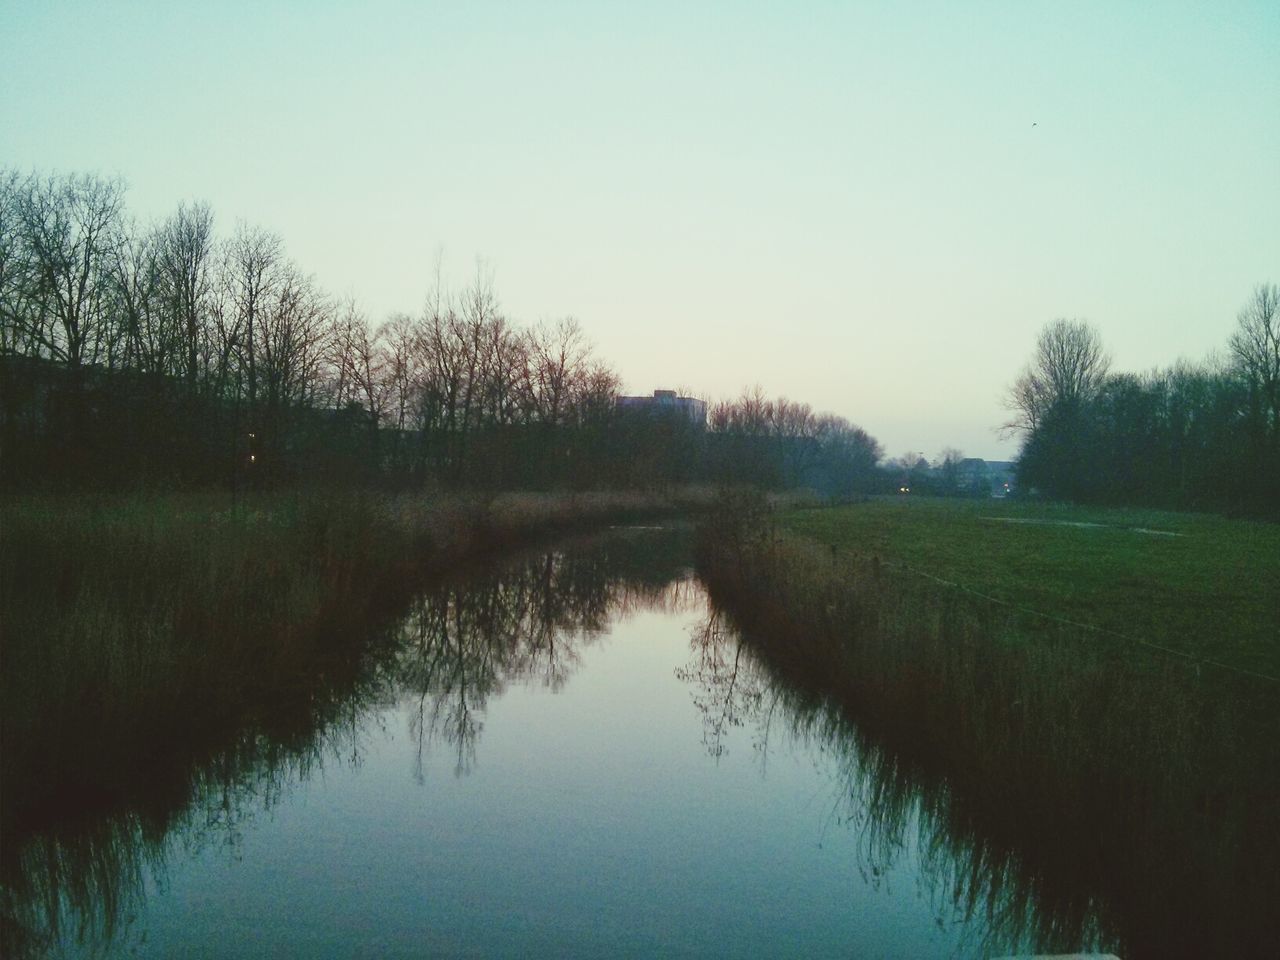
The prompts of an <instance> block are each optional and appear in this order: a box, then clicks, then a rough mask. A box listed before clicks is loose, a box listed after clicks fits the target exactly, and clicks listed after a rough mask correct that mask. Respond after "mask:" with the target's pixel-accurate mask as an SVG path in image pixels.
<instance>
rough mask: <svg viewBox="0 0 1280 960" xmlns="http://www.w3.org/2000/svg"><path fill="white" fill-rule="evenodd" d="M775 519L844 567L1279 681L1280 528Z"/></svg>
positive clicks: (1009, 508)
mask: <svg viewBox="0 0 1280 960" xmlns="http://www.w3.org/2000/svg"><path fill="white" fill-rule="evenodd" d="M779 519H780V522H781V524H782V526H783V528H784V529H786V530H788V531H791V532H793V533H796V534H800V535H802V536H804V537H807V538H810V539H812V540H815V541H817V542H819V543H822V544H824V545H827V546H831V547H833V548H835V550H836V551H837V552H839V553H850V554H860V555H867V556H870V555H874V556H878V557H879V558H880V559H881V561H882V562H884V563H886V564H889V565H901V566H905V567H907V568H909V569H910V570H914V571H919V572H921V573H925V574H928V575H930V576H933V577H938V578H941V579H943V580H947V581H950V582H953V583H955V584H957V585H959V586H962V587H965V588H967V589H970V590H975V591H979V592H981V593H983V594H987V595H989V596H992V597H995V598H997V599H999V600H1001V601H1004V602H1007V603H1012V604H1016V605H1018V606H1020V607H1026V608H1030V609H1033V610H1036V611H1039V612H1042V613H1045V614H1048V615H1050V616H1053V617H1059V618H1064V619H1068V620H1072V621H1076V622H1080V623H1085V624H1089V625H1091V626H1095V627H1099V628H1101V629H1103V630H1107V631H1113V632H1115V633H1118V634H1122V635H1124V636H1126V637H1131V638H1137V639H1141V640H1144V641H1147V642H1150V643H1155V644H1160V645H1162V646H1166V647H1170V648H1172V649H1175V650H1178V651H1182V652H1184V653H1187V654H1190V655H1192V656H1195V657H1197V658H1202V659H1210V660H1214V661H1218V662H1221V663H1225V664H1230V665H1231V666H1234V667H1238V668H1241V669H1244V670H1249V671H1253V672H1257V673H1264V674H1267V675H1270V676H1273V677H1280V525H1276V524H1267V523H1260V522H1251V521H1245V520H1229V519H1225V518H1221V517H1215V516H1210V515H1206V514H1185V513H1165V512H1159V511H1150V510H1117V509H1105V508H1089V507H1073V506H1063V505H1057V504H1043V503H1026V502H1016V501H1010V500H979V501H974V500H941V499H929V498H916V497H911V498H907V497H903V498H897V499H878V500H873V501H871V502H868V503H864V504H856V505H852V506H846V507H837V508H831V509H815V510H791V511H786V512H783V513H782V514H780V518H779ZM1086 524H1087V525H1086ZM1145 531H1158V532H1145ZM890 568H891V569H892V566H891V567H890ZM904 575H910V574H909V573H904ZM1106 642H1115V643H1124V642H1125V641H1124V640H1121V639H1119V638H1116V637H1109V636H1108V637H1107V640H1106ZM1134 647H1135V651H1148V649H1149V648H1144V647H1141V646H1140V645H1137V644H1135V645H1134ZM1153 655H1156V656H1159V655H1160V654H1158V653H1154V654H1153Z"/></svg>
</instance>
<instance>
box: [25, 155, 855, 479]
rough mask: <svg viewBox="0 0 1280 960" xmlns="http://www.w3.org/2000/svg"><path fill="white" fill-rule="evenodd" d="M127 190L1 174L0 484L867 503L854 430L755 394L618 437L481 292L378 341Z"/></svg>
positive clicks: (293, 276) (433, 309) (239, 231)
mask: <svg viewBox="0 0 1280 960" xmlns="http://www.w3.org/2000/svg"><path fill="white" fill-rule="evenodd" d="M214 228H215V220H214V215H213V212H212V210H211V209H210V208H209V206H208V205H207V204H204V203H182V204H179V206H178V208H177V209H176V210H175V211H174V212H173V213H172V214H170V215H169V216H167V217H165V218H162V219H161V220H160V221H159V222H157V223H156V224H154V225H151V226H139V225H137V224H135V223H133V222H132V221H131V220H130V219H128V218H127V216H126V213H125V209H124V185H123V183H122V182H121V181H119V180H114V179H104V178H102V177H97V176H93V175H79V174H75V175H51V176H37V175H34V174H32V175H23V174H20V173H18V172H16V171H8V170H4V171H0V364H2V365H3V371H2V372H3V374H4V376H3V377H2V378H0V414H2V416H3V423H2V424H0V426H2V428H3V429H2V431H0V444H2V446H0V457H3V462H4V466H5V470H4V476H3V480H4V482H5V484H6V485H8V486H11V487H12V486H17V487H23V486H26V487H30V486H40V485H49V484H53V485H58V486H77V485H84V484H91V485H94V486H104V485H107V486H110V485H137V484H144V485H145V484H155V485H159V486H172V485H174V484H177V485H188V486H190V485H196V486H230V487H231V488H232V489H233V490H239V489H242V488H252V487H270V486H278V485H281V484H298V483H321V484H333V483H341V484H347V483H353V482H354V483H373V484H380V485H387V486H393V487H404V486H422V485H435V486H446V487H468V488H481V489H498V488H504V487H529V488H545V487H551V486H559V487H575V488H581V487H590V486H607V485H637V484H665V483H672V482H697V481H706V480H711V479H714V480H719V481H725V482H733V483H755V484H761V485H765V486H769V487H775V488H776V487H786V486H812V487H817V488H820V489H823V490H826V491H829V492H833V493H840V494H848V493H851V492H854V491H857V490H862V489H864V488H865V481H866V478H867V477H868V476H869V475H871V474H873V473H874V464H875V461H876V460H877V459H878V458H879V455H880V452H879V448H878V446H877V445H876V443H875V441H874V440H873V439H872V438H871V437H870V436H868V435H867V434H866V433H865V431H862V430H860V429H859V428H857V427H854V426H852V425H851V424H849V423H848V422H847V421H845V420H843V419H841V418H839V417H833V416H831V415H817V414H815V413H814V412H813V411H812V410H811V409H810V408H809V406H808V405H807V404H803V403H797V402H794V401H789V400H787V399H785V398H782V399H777V400H773V399H770V398H768V397H766V396H765V394H764V392H763V391H762V390H761V389H760V388H756V389H755V390H754V391H751V392H748V393H745V394H744V395H743V397H742V398H740V399H739V400H738V401H734V402H732V403H726V404H721V405H719V406H718V407H716V408H714V410H713V418H712V420H713V423H712V426H711V429H710V430H708V429H706V425H704V424H702V423H693V422H691V421H689V420H688V419H687V417H686V418H685V419H684V420H671V419H670V418H662V417H658V418H654V417H639V418H637V417H629V416H624V415H623V414H622V412H621V411H620V409H619V407H618V404H617V394H618V392H619V389H620V379H619V377H618V374H617V373H616V371H614V370H613V369H612V367H611V366H610V365H609V364H607V363H606V362H604V361H603V360H602V359H600V358H599V357H598V356H597V355H596V354H595V352H594V349H593V348H592V346H591V343H590V342H589V340H588V338H587V336H586V334H585V332H584V331H583V329H582V327H581V325H580V324H579V323H578V322H577V321H576V320H574V319H572V318H564V319H560V320H553V321H544V322H542V323H539V324H537V325H533V326H528V327H522V326H520V325H518V324H516V323H515V322H513V321H512V320H511V319H510V318H509V317H508V316H507V315H506V314H505V313H504V312H503V310H502V308H501V304H500V303H499V301H498V298H497V296H496V294H495V292H494V289H493V284H492V280H491V278H490V277H489V276H488V275H487V274H486V272H485V271H484V270H483V269H478V270H477V272H476V276H475V279H474V281H473V282H472V284H471V285H470V286H468V287H466V288H465V289H462V290H460V291H458V292H456V293H450V292H448V291H446V290H445V289H444V288H443V286H442V285H441V283H440V281H439V277H438V276H437V280H436V284H435V289H434V291H433V292H432V293H431V295H430V296H429V297H428V299H427V302H426V305H425V306H424V308H423V310H422V311H421V312H420V313H419V314H417V315H416V316H413V315H409V314H396V315H393V316H392V317H390V318H389V319H388V320H387V321H386V322H385V323H380V324H379V323H374V322H371V321H370V319H369V318H368V317H367V316H365V315H364V314H363V313H362V312H361V310H360V308H359V305H358V304H356V303H355V302H354V301H351V300H345V301H338V300H334V299H333V298H331V297H329V296H328V295H326V294H325V292H324V291H323V290H322V289H321V288H320V287H319V285H318V284H317V283H316V282H315V280H314V279H313V278H312V277H311V276H309V275H308V274H306V272H305V271H304V270H302V269H301V268H300V267H299V266H298V265H297V264H295V263H294V262H293V261H292V260H291V259H290V258H289V257H288V255H287V254H286V252H285V249H284V244H283V242H282V241H281V240H280V238H279V237H278V236H276V235H275V234H273V233H271V232H269V231H267V230H264V229H262V228H261V227H257V226H253V225H249V224H245V223H239V224H237V225H236V226H235V228H234V229H233V230H232V231H231V233H230V235H229V236H227V237H225V238H223V239H220V238H219V237H218V236H217V235H216V233H215V229H214Z"/></svg>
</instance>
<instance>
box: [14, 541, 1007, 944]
mask: <svg viewBox="0 0 1280 960" xmlns="http://www.w3.org/2000/svg"><path fill="white" fill-rule="evenodd" d="M365 656H366V660H367V662H366V664H365V666H364V667H363V668H362V671H361V674H360V681H359V682H358V683H356V684H354V685H353V686H352V687H351V688H350V689H344V690H343V691H342V695H343V696H344V697H345V699H344V700H343V702H342V704H341V709H339V710H337V711H335V712H332V713H330V714H329V717H330V719H329V720H328V721H327V722H326V723H325V724H323V725H322V726H320V727H318V728H317V729H314V730H310V731H305V732H304V735H302V736H298V737H295V738H293V739H291V740H289V741H288V742H279V741H276V740H273V739H271V738H264V737H262V736H259V735H252V736H249V735H247V736H246V738H245V740H244V741H243V742H241V743H239V744H236V745H235V746H234V747H233V748H229V749H228V750H227V751H226V752H225V753H224V754H223V755H221V756H220V757H218V758H217V759H216V761H215V762H213V763H209V764H206V765H204V766H203V767H202V768H201V772H200V774H199V776H197V777H196V778H195V781H194V784H193V787H192V790H191V795H190V796H188V797H185V798H182V799H181V801H180V802H178V803H177V804H176V805H174V807H173V808H172V809H166V810H165V811H164V813H163V815H161V816H157V815H156V814H155V811H132V810H125V811H116V812H114V813H113V814H112V815H111V816H110V817H108V818H105V819H104V820H103V822H102V823H91V824H89V825H88V826H84V825H81V826H80V827H78V828H77V830H75V831H71V832H70V833H68V834H67V835H63V836H59V835H57V834H56V832H55V833H54V834H53V835H51V836H49V837H36V838H31V839H30V840H29V841H27V843H28V847H27V849H26V852H25V854H24V858H25V859H24V860H23V862H24V863H25V864H26V866H25V867H24V871H25V876H24V882H23V884H21V885H19V888H20V892H21V894H22V897H25V899H23V900H22V902H21V903H19V904H18V909H16V910H13V909H11V912H14V913H17V914H18V915H20V916H22V917H25V918H27V922H28V923H30V924H31V926H32V927H33V928H35V929H37V930H39V929H41V928H43V929H44V930H45V931H46V932H52V934H53V935H55V936H56V938H57V950H58V951H59V952H61V953H63V954H65V955H69V956H82V955H104V954H105V955H112V956H125V955H128V956H144V957H171V956H192V957H199V956H210V957H214V956H216V957H259V956H271V955H289V954H292V955H304V956H319V957H324V956H330V957H352V956H357V957H360V956H367V957H416V956H430V955H441V956H476V957H503V956H509V957H515V956H520V957H528V956H548V957H553V956H555V957H559V956H565V957H574V956H582V957H598V956H664V957H680V956H690V957H692V956H698V957H707V956H713V957H748V956H750V957H758V956H776V955H793V956H828V957H931V956H936V957H946V956H956V955H985V954H986V951H987V950H989V949H993V948H994V947H995V946H996V945H997V944H1005V943H1006V941H1007V940H1008V939H1009V938H1008V937H1007V936H1005V934H1006V933H1007V932H1008V929H1007V927H1008V925H1007V924H1005V925H1004V927H1002V921H1001V918H1000V917H999V916H995V917H993V916H991V915H990V911H989V909H988V907H989V903H988V901H986V900H984V899H983V897H982V896H978V897H976V898H975V899H973V900H972V901H971V902H968V903H965V902H959V901H957V900H955V899H954V898H953V897H952V896H951V895H950V891H953V890H954V886H953V885H952V884H951V883H950V880H949V878H948V874H947V871H948V869H950V868H951V867H952V866H953V863H952V861H951V860H950V859H948V857H947V856H944V855H940V852H939V850H938V849H937V844H936V842H935V841H931V840H930V837H935V835H934V834H931V833H930V831H928V830H921V829H920V826H921V824H920V822H919V819H920V816H921V814H920V811H919V810H918V809H917V808H916V807H914V806H913V804H912V802H911V801H910V800H909V799H908V800H907V801H902V800H901V798H899V799H898V800H897V801H896V802H895V804H894V805H893V809H892V810H891V811H889V812H888V814H887V815H886V809H885V805H884V803H883V798H884V797H885V795H886V787H885V784H883V783H881V782H880V781H878V780H877V777H878V776H882V775H883V771H880V770H878V769H872V768H871V767H870V766H868V765H864V764H863V762H862V760H861V759H860V757H861V754H860V753H859V749H858V746H857V744H856V743H854V742H853V740H852V739H851V738H850V737H848V736H847V735H846V734H844V733H842V727H841V725H840V724H839V723H838V722H834V721H832V719H831V718H830V717H829V716H828V715H827V714H825V713H824V712H823V711H822V710H821V709H820V708H816V707H814V706H813V705H812V704H806V703H805V701H804V698H803V696H802V694H799V693H797V692H796V691H794V690H786V689H783V688H781V687H779V685H778V683H777V682H776V681H775V680H773V679H771V678H770V675H769V674H768V671H767V670H766V669H764V668H763V667H762V666H761V664H759V663H758V662H757V661H756V660H755V658H754V657H753V655H752V653H751V651H750V650H748V649H746V648H745V647H742V646H739V643H738V639H737V637H736V635H735V634H734V632H733V631H732V630H730V629H728V628H727V626H726V625H725V623H724V622H723V620H722V618H721V617H720V616H719V615H718V614H717V613H716V612H715V611H714V610H713V609H712V608H711V607H710V606H709V604H708V600H707V597H706V595H705V593H704V592H703V590H702V589H701V587H700V586H699V584H698V583H697V581H696V579H695V578H694V577H693V574H692V573H691V571H690V570H689V568H688V566H687V555H686V553H685V551H684V547H683V545H682V544H681V543H680V542H679V538H678V537H674V535H673V534H671V533H670V532H661V531H637V532H631V533H628V534H623V535H620V536H615V537H613V538H611V539H609V540H606V541H605V542H603V543H594V544H587V545H579V546H575V547H571V548H561V549H555V550H549V551H540V552H536V553H533V554H529V555H525V556H522V557H520V558H518V559H517V560H515V561H512V562H509V563H506V564H503V565H500V566H498V567H495V568H494V569H491V570H487V571H483V572H480V573H477V574H474V575H472V576H470V577H469V578H466V579H463V580H459V581H457V582H454V583H448V584H443V585H437V586H434V587H431V588H429V589H427V590H425V591H424V592H423V593H422V594H421V595H420V596H419V597H418V598H417V599H416V600H415V601H414V603H413V604H412V606H411V608H410V609H409V610H408V611H406V612H405V614H404V616H403V618H402V619H401V621H400V622H399V624H398V625H397V626H396V628H395V629H394V630H393V631H392V632H391V635H390V636H388V637H383V638H381V639H380V640H379V641H378V642H377V643H376V644H374V645H373V646H372V647H371V648H370V650H369V651H368V653H367V654H365ZM890 793H892V791H890ZM895 796H897V795H895ZM877 798H880V800H881V802H880V804H879V807H878V808H877ZM922 837H923V838H924V840H923V841H922V840H921V838H922ZM922 842H923V843H924V844H926V845H928V846H930V847H931V849H922V847H921V844H922ZM9 895H10V896H14V894H13V893H12V892H11V893H10V894H9ZM974 903H979V904H981V905H983V906H981V907H980V908H978V909H975V907H974ZM1020 909H1021V910H1023V911H1025V910H1027V909H1029V908H1027V907H1026V906H1025V905H1023V907H1021V908H1020ZM1015 927H1016V925H1015ZM1015 932H1016V931H1015ZM1002 937H1003V938H1004V939H1003V940H1002V939H1001V938H1002ZM1013 939H1014V940H1016V939H1017V937H1016V935H1015V936H1014V938H1013Z"/></svg>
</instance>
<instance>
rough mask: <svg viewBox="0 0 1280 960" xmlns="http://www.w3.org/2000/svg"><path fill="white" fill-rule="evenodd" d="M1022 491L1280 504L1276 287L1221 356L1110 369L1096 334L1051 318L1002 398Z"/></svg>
mask: <svg viewBox="0 0 1280 960" xmlns="http://www.w3.org/2000/svg"><path fill="white" fill-rule="evenodd" d="M1007 400H1008V406H1009V408H1010V409H1011V410H1012V411H1013V413H1014V416H1013V418H1012V419H1011V420H1010V421H1009V422H1008V423H1007V424H1006V425H1005V426H1006V429H1008V430H1011V431H1016V432H1018V433H1020V434H1021V436H1022V444H1021V454H1020V458H1019V481H1020V485H1021V486H1022V487H1023V488H1024V489H1028V488H1035V489H1038V490H1040V491H1042V492H1043V493H1045V494H1046V495H1049V496H1052V497H1057V498H1063V499H1070V500H1078V501H1091V502H1097V503H1126V504H1135V505H1148V506H1160V507H1175V508H1178V507H1180V508H1208V509H1227V510H1232V511H1240V512H1248V513H1256V514H1275V513H1276V512H1277V510H1280V287H1277V286H1276V285H1274V284H1260V285H1259V286H1257V287H1256V288H1255V289H1254V291H1253V293H1252V295H1251V296H1250V297H1249V299H1248V301H1247V302H1246V303H1245V305H1244V306H1243V307H1242V308H1241V310H1240V311H1239V313H1238V314H1237V317H1236V326H1235V329H1234V330H1233V331H1232V332H1231V334H1230V336H1229V337H1228V340H1227V348H1226V351H1225V352H1224V353H1223V354H1221V355H1218V356H1213V357H1210V358H1209V359H1208V360H1205V361H1203V362H1200V363H1193V362H1188V361H1179V362H1178V363H1175V364H1174V365H1173V366H1170V367H1167V368H1164V369H1156V370H1152V371H1150V372H1148V373H1145V374H1135V373H1127V372H1113V371H1112V369H1111V361H1110V358H1109V357H1108V355H1107V352H1106V350H1105V348H1104V346H1103V343H1102V338H1101V336H1100V334H1099V333H1098V331H1097V330H1095V329H1094V328H1093V327H1091V326H1090V325H1089V324H1087V323H1084V322H1082V321H1078V320H1065V319H1059V320H1055V321H1054V322H1053V323H1051V324H1049V325H1048V326H1047V327H1045V329H1044V330H1043V331H1042V332H1041V334H1040V336H1039V338H1038V340H1037V342H1036V348H1035V353H1034V355H1033V357H1032V359H1031V361H1030V363H1029V364H1028V365H1027V367H1026V368H1025V369H1024V370H1023V371H1022V373H1021V374H1020V375H1019V376H1018V378H1017V379H1016V380H1015V381H1014V383H1013V385H1012V386H1011V387H1010V389H1009V393H1008V397H1007Z"/></svg>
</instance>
